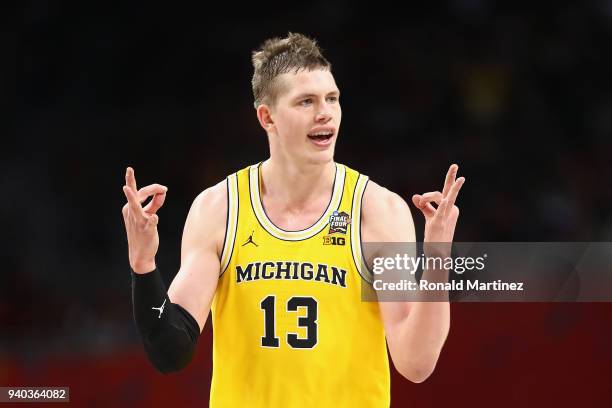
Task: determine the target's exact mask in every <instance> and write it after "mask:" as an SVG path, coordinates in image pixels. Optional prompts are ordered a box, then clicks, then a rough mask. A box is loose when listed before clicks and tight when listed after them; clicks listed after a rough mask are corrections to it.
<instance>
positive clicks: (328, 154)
mask: <svg viewBox="0 0 612 408" xmlns="http://www.w3.org/2000/svg"><path fill="white" fill-rule="evenodd" d="M309 156H310V157H308V158H307V161H308V162H309V163H311V164H317V165H323V164H328V163H329V162H333V161H334V151H333V149H330V150H329V151H325V152H316V153H315V154H312V155H309Z"/></svg>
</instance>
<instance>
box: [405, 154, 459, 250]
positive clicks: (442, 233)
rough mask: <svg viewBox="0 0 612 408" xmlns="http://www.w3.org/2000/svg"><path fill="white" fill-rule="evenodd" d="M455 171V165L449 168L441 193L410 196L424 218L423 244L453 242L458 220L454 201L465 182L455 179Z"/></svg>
mask: <svg viewBox="0 0 612 408" xmlns="http://www.w3.org/2000/svg"><path fill="white" fill-rule="evenodd" d="M457 170H459V166H457V165H456V164H452V165H451V166H450V168H449V169H448V173H446V180H445V181H444V188H443V190H442V192H439V191H431V192H429V193H425V194H423V195H420V194H415V195H413V196H412V202H413V203H414V205H415V206H416V207H417V208H418V209H419V210H421V212H422V213H423V215H424V216H425V239H424V242H445V243H450V242H453V236H454V235H455V227H456V226H457V219H458V218H459V208H458V207H457V206H456V205H455V201H456V200H457V195H458V194H459V190H460V189H461V186H462V185H463V183H464V182H465V178H464V177H459V178H458V179H455V178H456V177H457ZM432 202H434V203H436V204H437V208H434V206H433V205H431V203H432Z"/></svg>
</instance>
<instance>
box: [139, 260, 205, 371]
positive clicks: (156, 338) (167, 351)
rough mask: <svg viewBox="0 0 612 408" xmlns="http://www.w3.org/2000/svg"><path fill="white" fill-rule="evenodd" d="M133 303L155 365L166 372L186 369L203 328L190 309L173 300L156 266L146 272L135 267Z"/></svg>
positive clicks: (146, 349) (140, 329)
mask: <svg viewBox="0 0 612 408" xmlns="http://www.w3.org/2000/svg"><path fill="white" fill-rule="evenodd" d="M132 306H133V310H134V320H135V321H136V326H137V327H138V331H139V333H140V337H141V338H142V342H143V344H144V348H145V351H146V352H147V356H148V357H149V360H150V361H151V363H153V365H154V366H155V368H157V370H159V371H160V372H162V373H164V374H167V373H170V372H173V371H179V370H181V369H183V368H184V367H185V366H186V365H187V364H188V363H189V362H190V361H191V358H192V357H193V354H194V351H195V346H196V344H197V341H198V337H199V336H200V328H199V326H198V322H196V320H195V319H194V318H193V316H191V314H189V312H188V311H187V310H185V309H184V308H183V307H181V306H180V305H177V304H175V303H171V302H170V299H169V298H168V295H167V293H166V287H165V285H164V282H163V280H162V278H161V274H160V273H159V271H158V270H157V269H155V270H153V271H152V272H149V273H145V274H137V273H134V271H132Z"/></svg>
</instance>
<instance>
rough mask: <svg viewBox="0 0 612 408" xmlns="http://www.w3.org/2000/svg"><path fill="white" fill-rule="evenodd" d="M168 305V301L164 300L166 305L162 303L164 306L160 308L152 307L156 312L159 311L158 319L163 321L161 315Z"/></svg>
mask: <svg viewBox="0 0 612 408" xmlns="http://www.w3.org/2000/svg"><path fill="white" fill-rule="evenodd" d="M165 305H166V299H164V303H162V305H161V306H160V307H152V308H151V309H154V310H159V316H157V318H158V319H161V315H162V313H164V306H165Z"/></svg>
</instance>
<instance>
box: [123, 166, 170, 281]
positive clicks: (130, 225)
mask: <svg viewBox="0 0 612 408" xmlns="http://www.w3.org/2000/svg"><path fill="white" fill-rule="evenodd" d="M167 191H168V188H167V187H166V186H162V185H161V184H150V185H148V186H146V187H143V188H141V189H140V190H138V188H137V187H136V177H135V176H134V169H132V168H131V167H128V168H127V170H126V172H125V186H123V193H124V194H125V197H126V198H127V201H128V202H127V204H125V205H124V206H123V209H122V210H121V212H122V214H123V221H124V222H125V231H126V233H127V240H128V250H129V258H130V266H131V267H132V269H133V270H134V272H136V273H147V272H151V271H152V270H154V269H155V254H156V253H157V248H158V247H159V235H158V234H157V223H158V222H159V217H158V216H157V214H156V212H157V210H159V209H160V208H161V206H162V205H163V204H164V200H165V199H166V192H167ZM151 196H153V199H152V200H151V201H150V202H149V203H148V204H147V205H146V206H145V207H144V208H143V207H142V203H143V202H145V201H146V200H147V198H149V197H151Z"/></svg>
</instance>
